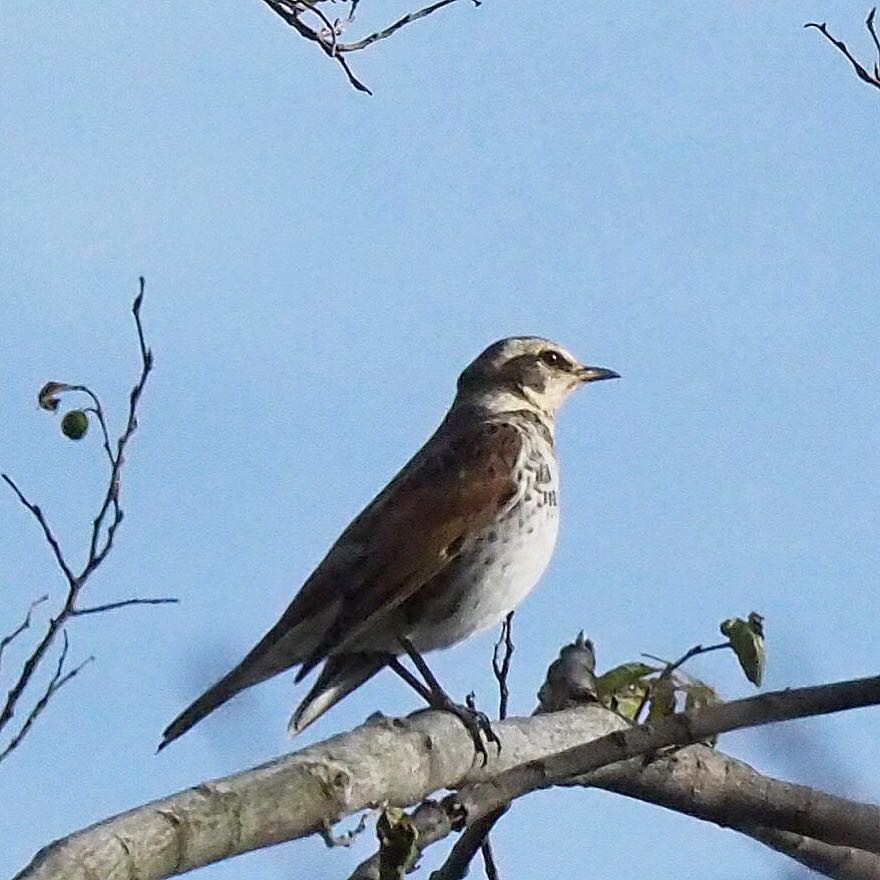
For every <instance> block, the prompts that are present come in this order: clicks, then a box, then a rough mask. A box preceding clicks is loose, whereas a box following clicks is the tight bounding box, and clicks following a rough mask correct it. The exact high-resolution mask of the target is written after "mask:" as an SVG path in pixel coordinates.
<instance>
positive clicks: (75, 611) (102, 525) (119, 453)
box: [0, 278, 175, 757]
mask: <svg viewBox="0 0 880 880" xmlns="http://www.w3.org/2000/svg"><path fill="white" fill-rule="evenodd" d="M144 284H145V283H144V279H143V278H140V279H139V284H138V293H137V295H136V296H135V298H134V302H133V303H132V308H131V311H132V315H133V316H134V323H135V329H136V331H137V339H138V348H139V352H140V359H141V371H140V375H139V377H138V379H137V381H136V383H135V385H134V387H133V388H132V390H131V393H130V395H129V404H128V416H127V419H126V422H125V427H124V428H123V431H122V433H121V434H120V435H119V437H118V439H117V440H116V448H115V451H114V449H113V446H112V444H111V442H110V435H109V432H108V430H107V422H106V418H105V414H104V409H103V407H102V406H101V402H100V400H99V398H98V396H97V395H96V394H95V393H94V392H93V391H91V389H89V388H88V387H87V386H85V385H68V386H65V389H64V390H66V391H81V392H84V393H85V394H87V395H88V396H89V397H90V399H91V400H92V403H93V404H94V409H91V408H90V411H91V412H93V413H94V414H95V416H96V418H97V419H98V422H99V424H100V425H101V433H102V439H103V448H104V452H105V454H106V456H107V459H108V463H109V466H110V467H109V474H108V480H107V488H106V490H105V492H104V497H103V500H102V501H101V505H100V508H99V510H98V513H97V514H96V516H95V517H94V519H93V520H92V528H91V534H90V537H89V549H88V556H87V558H86V561H85V563H84V565H83V567H82V569H81V570H80V572H79V573H78V574H75V573H74V571H73V569H72V568H71V566H70V565H69V563H68V562H67V559H66V558H65V555H64V553H63V551H62V549H61V546H60V544H59V542H58V540H57V538H56V537H55V534H54V532H53V531H52V528H51V527H50V525H49V523H48V521H47V520H46V517H45V516H44V514H43V511H42V510H41V509H40V507H39V506H38V505H37V504H34V503H33V502H31V501H29V500H28V499H27V498H26V497H25V495H24V493H23V492H22V491H21V489H19V487H18V486H17V485H16V483H15V482H14V481H13V480H12V478H11V477H9V476H8V475H7V474H2V478H3V480H4V481H5V482H6V483H7V484H8V485H9V487H10V488H11V489H12V491H13V492H14V493H15V495H16V497H17V498H18V500H19V502H20V503H21V504H22V505H24V507H26V508H27V509H28V510H29V511H30V512H31V514H32V515H33V517H34V518H35V519H36V520H37V522H38V523H39V525H40V528H41V529H42V531H43V536H44V537H45V539H46V543H47V544H48V545H49V547H50V549H51V551H52V555H53V557H54V558H55V561H56V562H57V563H58V566H59V568H60V569H61V571H62V573H63V574H64V577H65V579H66V580H67V595H66V596H65V599H64V604H63V606H62V607H61V610H60V611H59V612H58V613H57V614H56V615H55V616H53V617H51V618H50V619H49V623H48V625H47V627H46V630H45V632H44V633H43V636H42V638H41V639H40V640H39V642H37V644H36V646H35V647H34V648H33V649H32V651H31V653H30V655H29V656H28V657H27V658H26V660H25V662H24V663H23V664H22V669H21V672H20V673H19V675H18V678H17V679H16V680H15V682H14V684H13V685H12V687H11V688H10V689H9V691H8V693H7V695H6V701H5V703H3V705H2V708H0V731H3V730H4V729H5V728H6V726H7V725H8V724H9V722H10V721H11V720H12V718H13V716H14V715H15V712H16V710H17V708H18V704H19V702H20V701H21V699H22V696H23V694H24V692H25V690H26V688H27V687H28V685H29V684H30V683H31V681H32V679H33V676H34V675H35V673H36V671H37V669H38V668H39V667H40V665H41V663H42V662H43V660H44V658H45V657H46V654H47V652H48V651H49V648H50V647H51V646H52V644H53V643H54V641H55V639H56V638H57V637H58V634H59V633H63V635H64V648H63V650H62V654H61V661H60V662H61V665H62V666H63V661H64V660H65V659H66V656H67V647H68V637H67V632H66V630H65V629H64V627H65V625H66V624H67V623H68V621H70V620H71V619H72V618H73V617H77V616H80V615H84V614H93V613H97V612H98V611H105V610H110V609H111V608H118V607H122V606H124V605H133V604H150V605H154V604H165V603H167V602H169V601H175V600H173V599H158V600H156V599H144V600H142V599H135V600H125V601H123V602H112V603H108V604H106V605H101V606H93V607H91V608H83V609H80V608H78V607H77V601H78V599H79V596H80V593H81V591H82V589H83V587H84V586H85V584H86V582H87V581H88V579H89V577H90V576H91V574H92V573H93V572H94V571H95V570H96V569H97V568H98V566H100V564H101V563H102V562H103V561H104V559H106V557H107V554H108V553H109V552H110V550H111V549H112V547H113V539H114V537H115V535H116V530H117V529H118V528H119V525H120V523H121V522H122V519H123V511H122V507H121V506H120V501H119V493H120V478H121V474H122V468H123V465H124V464H125V452H126V449H127V446H128V443H129V441H130V440H131V437H132V435H133V434H134V432H135V430H136V429H137V408H138V404H139V402H140V399H141V395H142V394H143V391H144V388H145V387H146V383H147V379H148V377H149V375H150V372H151V371H152V368H153V355H152V352H151V351H150V349H149V348H148V347H147V344H146V339H145V336H144V328H143V323H142V321H141V314H140V313H141V305H142V303H143V299H144ZM85 662H86V663H87V662H88V661H85ZM84 665H85V663H82V664H80V665H79V666H77V667H76V668H75V669H73V670H71V671H70V672H68V673H64V674H62V670H61V666H59V668H58V670H57V671H56V675H55V676H54V677H53V679H52V680H51V682H50V684H49V687H48V689H47V690H46V691H45V692H44V694H43V695H42V696H41V697H40V699H39V701H38V702H37V703H36V704H35V706H34V708H33V709H32V710H31V711H30V713H29V714H28V716H27V718H26V719H25V722H24V724H23V725H22V728H21V729H20V730H19V731H18V733H17V734H16V735H15V736H14V737H13V739H12V741H11V742H10V743H9V744H8V745H7V746H6V749H5V750H4V751H3V752H2V756H4V757H5V756H6V755H8V754H9V752H11V751H12V750H13V749H14V748H15V747H17V746H18V744H19V743H20V742H21V740H22V738H23V737H24V736H25V735H26V734H27V732H28V731H29V730H30V728H31V726H32V725H33V723H34V721H36V719H37V717H38V716H39V715H40V714H41V713H42V711H43V709H44V708H45V706H46V704H47V703H48V702H49V700H50V699H51V697H52V696H53V694H55V693H56V692H57V691H58V689H59V688H60V687H62V686H63V685H64V684H66V683H67V682H68V681H70V680H71V679H72V678H73V677H74V676H75V675H76V674H77V673H78V672H79V671H80V670H81V669H82V668H83V666H84Z"/></svg>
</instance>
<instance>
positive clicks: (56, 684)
mask: <svg viewBox="0 0 880 880" xmlns="http://www.w3.org/2000/svg"><path fill="white" fill-rule="evenodd" d="M62 635H63V637H64V644H63V645H62V647H61V653H60V655H59V656H58V663H57V664H56V666H55V672H54V674H53V675H52V678H51V679H50V681H49V684H48V686H47V687H46V690H45V691H43V695H42V696H41V697H40V699H39V700H37V702H36V703H34V707H33V708H32V709H31V711H30V712H28V714H27V717H26V718H25V720H24V723H23V724H22V725H21V729H20V730H19V731H18V733H16V734H15V736H13V737H12V739H11V740H10V741H9V742H8V743H7V745H6V748H4V749H3V751H0V763H2V762H3V761H4V760H5V759H6V758H7V757H9V755H10V754H11V753H12V752H13V751H15V749H16V748H18V746H19V744H20V743H21V741H22V740H23V739H24V738H25V736H27V734H28V731H29V730H30V729H31V727H32V726H33V724H34V722H35V721H36V720H37V718H39V717H40V715H41V714H42V713H43V710H44V709H45V708H46V706H47V705H48V703H49V700H51V699H52V697H53V696H54V694H56V693H57V692H58V691H59V690H61V688H63V687H64V685H66V684H67V682H69V681H70V680H71V679H72V678H74V677H75V676H76V675H78V674H79V673H80V672H81V671H82V668H83V667H84V666H86V665H87V664H89V663H91V662H92V661H93V660H94V659H95V658H94V657H86V659H85V660H83V661H82V663H80V664H79V665H78V666H75V667H74V668H73V669H71V670H69V671H68V672H64V663H65V661H66V660H67V650H68V648H69V647H70V643H69V641H68V639H67V632H66V631H63V632H62Z"/></svg>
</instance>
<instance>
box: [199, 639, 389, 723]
mask: <svg viewBox="0 0 880 880" xmlns="http://www.w3.org/2000/svg"><path fill="white" fill-rule="evenodd" d="M391 659H392V655H391V654H375V653H362V654H337V655H335V656H331V657H328V658H327V661H326V662H325V663H324V668H323V669H322V670H321V674H320V675H319V676H318V680H317V681H316V682H315V684H314V686H313V687H312V689H311V690H310V691H309V692H308V694H307V695H306V698H305V699H304V700H303V701H302V702H301V703H300V704H299V706H297V709H296V711H295V712H294V713H293V717H292V718H291V719H290V723H289V724H288V725H287V730H288V732H289V733H290V735H291V736H293V735H294V734H297V733H299V732H300V731H301V730H305V728H306V727H308V726H309V725H310V724H311V723H312V722H313V721H315V720H317V719H318V718H320V717H321V716H322V715H323V714H324V713H325V712H326V711H327V710H328V709H329V708H330V707H331V706H334V705H336V703H338V702H339V701H340V700H341V699H342V698H343V697H344V696H346V694H350V693H351V692H352V691H353V690H354V689H355V688H357V687H360V685H362V684H363V683H364V682H365V681H367V680H368V679H370V678H372V677H373V676H374V675H375V674H376V673H377V672H378V671H379V670H380V669H382V668H384V667H385V666H387V665H388V663H389V662H390V661H391ZM209 693H210V691H209ZM209 711H210V710H209Z"/></svg>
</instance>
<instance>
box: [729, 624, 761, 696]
mask: <svg viewBox="0 0 880 880" xmlns="http://www.w3.org/2000/svg"><path fill="white" fill-rule="evenodd" d="M721 634H722V635H724V636H726V637H727V638H728V639H730V645H731V647H732V648H733V650H734V653H735V654H736V657H737V660H739V665H740V666H741V667H742V670H743V672H744V673H745V674H746V678H747V679H748V680H749V681H750V682H751V683H752V684H754V685H756V686H758V687H760V685H761V681H762V680H763V678H764V662H765V659H766V650H765V648H764V618H763V617H761V615H760V614H758V613H757V612H755V611H752V612H751V614H749V616H748V618H747V619H746V620H743V619H742V618H741V617H731V618H729V619H728V620H725V621H723V622H722V624H721Z"/></svg>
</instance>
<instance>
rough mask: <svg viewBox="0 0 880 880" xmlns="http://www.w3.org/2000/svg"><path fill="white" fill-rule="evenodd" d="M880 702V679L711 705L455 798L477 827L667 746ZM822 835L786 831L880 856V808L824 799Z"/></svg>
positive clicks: (535, 764)
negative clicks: (574, 780) (541, 794)
mask: <svg viewBox="0 0 880 880" xmlns="http://www.w3.org/2000/svg"><path fill="white" fill-rule="evenodd" d="M878 703H880V676H878V677H873V678H863V679H853V680H851V681H844V682H837V683H835V684H827V685H818V686H816V687H806V688H794V689H790V690H785V691H774V692H770V693H766V694H762V695H760V696H757V697H751V698H749V699H745V700H734V701H732V702H729V703H721V704H718V705H713V706H706V707H704V708H702V709H700V710H698V711H694V712H679V713H676V714H675V715H671V716H669V717H668V718H664V719H662V720H661V721H658V722H656V723H654V724H651V725H648V724H644V725H639V726H637V727H631V728H629V729H627V730H617V731H614V732H613V733H610V734H608V735H606V736H604V737H602V738H601V739H599V740H596V741H594V742H588V743H584V744H582V745H579V746H575V747H573V748H570V749H566V750H564V751H562V752H560V753H558V754H555V755H552V756H550V757H548V758H546V759H540V760H535V761H530V762H528V763H527V764H523V765H522V766H518V767H514V768H512V769H510V770H507V771H505V772H503V773H501V774H499V775H498V776H496V777H494V778H493V779H491V780H490V781H488V782H484V783H478V784H475V785H471V786H468V787H466V788H465V789H463V790H462V791H461V792H459V793H458V794H456V795H451V796H450V797H451V798H453V799H454V803H455V809H456V810H461V811H462V812H463V813H464V815H465V816H466V817H467V818H466V823H467V824H471V823H473V822H475V821H477V820H478V819H480V818H482V817H483V816H485V815H486V814H487V813H490V812H492V811H494V810H497V809H499V808H500V807H503V806H504V805H505V804H507V803H509V802H510V801H512V800H514V799H515V798H517V797H521V796H522V795H524V794H527V793H529V792H531V791H537V790H539V789H543V788H549V787H551V786H553V785H558V784H561V783H564V782H565V781H566V780H570V779H571V777H573V776H579V775H583V774H585V773H589V772H591V771H594V770H598V769H600V768H602V767H607V766H608V765H610V764H614V763H616V762H618V761H623V760H626V759H628V758H632V757H635V756H638V755H650V754H653V753H656V752H657V751H658V750H659V749H662V748H665V747H667V746H680V745H689V744H692V743H697V742H700V741H701V740H707V739H710V738H711V737H714V736H716V735H718V734H720V733H725V732H727V731H731V730H740V729H742V728H746V727H755V726H758V725H762V724H770V723H773V722H776V721H788V720H792V719H794V718H806V717H810V716H815V715H825V714H829V713H832V712H840V711H843V710H845V709H853V708H856V707H859V706H871V705H877V704H878ZM806 791H808V790H805V791H804V792H803V793H802V795H803V796H802V798H801V799H800V801H799V806H800V809H801V812H802V813H804V812H805V813H807V814H810V815H811V816H815V817H816V818H819V816H818V815H817V813H816V812H815V811H813V810H811V809H809V807H810V806H812V804H811V803H810V801H809V800H807V802H806V803H807V809H806V810H804V803H805V802H804V800H803V797H806ZM821 801H822V803H821V808H824V809H820V807H819V806H818V805H817V810H818V811H819V813H821V819H820V821H819V824H820V825H821V826H822V827H820V828H818V829H817V830H818V831H819V833H818V834H813V833H811V832H812V831H813V829H812V828H804V827H802V826H801V825H799V824H797V823H796V824H797V827H791V826H790V825H780V827H785V828H786V830H791V831H798V832H801V833H807V834H810V835H811V836H814V837H817V838H820V839H822V840H824V841H825V842H827V843H833V844H836V845H844V846H856V847H859V848H860V849H865V850H868V851H870V852H875V853H880V808H878V807H876V806H869V805H862V806H861V807H860V808H855V807H854V805H853V804H852V802H850V801H845V800H843V799H842V798H834V797H833V796H831V795H822V798H821Z"/></svg>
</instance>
